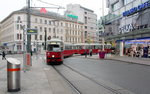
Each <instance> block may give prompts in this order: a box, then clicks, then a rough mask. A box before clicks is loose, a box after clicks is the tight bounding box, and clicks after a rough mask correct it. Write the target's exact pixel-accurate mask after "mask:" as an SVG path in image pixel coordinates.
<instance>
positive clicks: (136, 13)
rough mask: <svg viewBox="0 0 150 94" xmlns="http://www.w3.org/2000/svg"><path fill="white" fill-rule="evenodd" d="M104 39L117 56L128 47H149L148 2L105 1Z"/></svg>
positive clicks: (149, 10) (149, 20)
mask: <svg viewBox="0 0 150 94" xmlns="http://www.w3.org/2000/svg"><path fill="white" fill-rule="evenodd" d="M106 3H107V4H106V5H107V7H108V8H109V14H108V15H106V16H105V39H106V41H107V42H111V43H112V44H113V45H115V47H116V49H118V51H119V55H120V56H123V55H124V54H125V49H127V48H129V47H132V46H134V47H136V49H138V47H148V46H150V0H107V2H106Z"/></svg>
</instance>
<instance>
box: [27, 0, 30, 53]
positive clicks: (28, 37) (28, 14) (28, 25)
mask: <svg viewBox="0 0 150 94" xmlns="http://www.w3.org/2000/svg"><path fill="white" fill-rule="evenodd" d="M27 6H28V7H27V29H30V28H31V15H30V0H27ZM30 51H31V35H29V34H27V53H30Z"/></svg>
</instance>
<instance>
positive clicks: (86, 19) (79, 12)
mask: <svg viewBox="0 0 150 94" xmlns="http://www.w3.org/2000/svg"><path fill="white" fill-rule="evenodd" d="M65 15H66V17H68V16H69V17H70V16H72V18H74V20H77V21H80V22H83V23H84V39H85V42H86V43H89V42H90V43H91V42H94V43H95V42H98V40H97V37H98V36H97V35H96V34H97V25H96V24H97V15H96V14H95V13H94V11H93V10H91V9H88V8H85V7H82V6H81V5H79V4H68V5H67V10H66V12H65Z"/></svg>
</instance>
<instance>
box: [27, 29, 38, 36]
mask: <svg viewBox="0 0 150 94" xmlns="http://www.w3.org/2000/svg"><path fill="white" fill-rule="evenodd" d="M27 34H29V35H32V34H33V35H35V34H37V29H27Z"/></svg>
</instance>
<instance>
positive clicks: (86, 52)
mask: <svg viewBox="0 0 150 94" xmlns="http://www.w3.org/2000/svg"><path fill="white" fill-rule="evenodd" d="M85 58H87V50H86V49H85Z"/></svg>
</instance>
